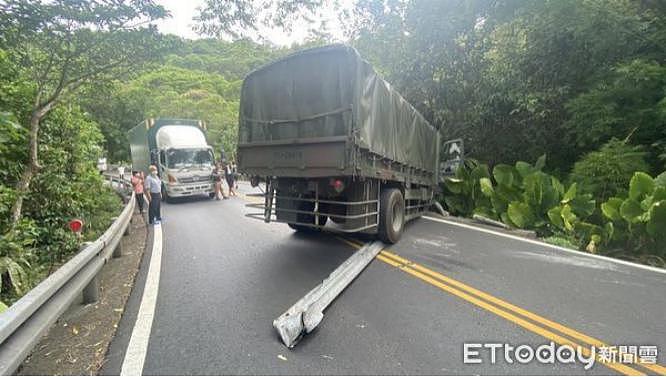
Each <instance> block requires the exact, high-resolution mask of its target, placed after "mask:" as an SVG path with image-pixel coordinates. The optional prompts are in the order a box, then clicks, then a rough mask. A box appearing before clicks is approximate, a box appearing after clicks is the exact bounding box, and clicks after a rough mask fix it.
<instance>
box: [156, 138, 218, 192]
mask: <svg viewBox="0 0 666 377" xmlns="http://www.w3.org/2000/svg"><path fill="white" fill-rule="evenodd" d="M156 139H157V150H158V152H159V155H158V156H157V157H158V158H157V166H158V171H159V174H160V177H162V182H163V189H162V196H163V197H164V198H165V199H167V198H175V197H182V196H191V195H198V194H207V195H210V194H211V192H212V193H214V192H215V187H214V184H213V183H212V181H211V175H212V174H213V168H214V164H215V159H214V155H213V148H212V147H211V146H210V145H208V144H207V143H206V139H205V137H204V135H203V133H202V132H201V131H200V130H199V129H197V128H194V127H189V126H183V125H170V126H163V127H161V128H160V129H159V130H158V131H157V133H156Z"/></svg>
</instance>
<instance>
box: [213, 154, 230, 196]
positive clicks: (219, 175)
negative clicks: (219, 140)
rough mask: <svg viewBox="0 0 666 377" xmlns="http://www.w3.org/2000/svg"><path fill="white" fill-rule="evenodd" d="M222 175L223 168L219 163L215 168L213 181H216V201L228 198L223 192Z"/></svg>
mask: <svg viewBox="0 0 666 377" xmlns="http://www.w3.org/2000/svg"><path fill="white" fill-rule="evenodd" d="M222 174H223V173H222V167H221V166H220V163H219V162H218V163H217V164H215V168H214V169H213V179H214V180H215V199H217V200H220V199H221V198H224V199H226V198H227V197H226V196H224V192H223V191H222Z"/></svg>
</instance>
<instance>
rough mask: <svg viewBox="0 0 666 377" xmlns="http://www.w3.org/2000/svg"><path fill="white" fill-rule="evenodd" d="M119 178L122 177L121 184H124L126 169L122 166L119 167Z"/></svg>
mask: <svg viewBox="0 0 666 377" xmlns="http://www.w3.org/2000/svg"><path fill="white" fill-rule="evenodd" d="M118 176H119V177H120V182H121V184H122V182H123V181H124V180H125V167H124V166H122V165H120V166H118Z"/></svg>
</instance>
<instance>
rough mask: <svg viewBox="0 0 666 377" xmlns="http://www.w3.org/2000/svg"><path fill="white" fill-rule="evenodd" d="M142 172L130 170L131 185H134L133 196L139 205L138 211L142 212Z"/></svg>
mask: <svg viewBox="0 0 666 377" xmlns="http://www.w3.org/2000/svg"><path fill="white" fill-rule="evenodd" d="M143 184H144V183H143V172H138V171H133V172H132V187H134V196H135V197H136V204H137V205H138V206H139V213H140V214H143Z"/></svg>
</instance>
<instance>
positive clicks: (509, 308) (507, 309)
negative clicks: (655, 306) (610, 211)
mask: <svg viewBox="0 0 666 377" xmlns="http://www.w3.org/2000/svg"><path fill="white" fill-rule="evenodd" d="M337 238H338V239H339V240H341V241H342V242H344V243H346V244H348V245H350V246H352V247H354V248H356V249H360V248H361V247H362V246H363V245H362V244H360V243H358V242H356V241H352V240H348V239H346V238H343V237H337ZM377 259H379V260H380V261H382V262H384V263H386V264H389V265H391V266H393V267H395V268H398V269H400V270H402V271H403V272H406V273H408V274H410V275H412V276H414V277H416V278H418V279H420V280H422V281H424V282H426V283H428V284H430V285H432V286H435V287H437V288H439V289H441V290H443V291H445V292H448V293H450V294H452V295H455V296H457V297H459V298H461V299H463V300H465V301H467V302H470V303H472V304H474V305H476V306H478V307H480V308H482V309H484V310H487V311H489V312H491V313H493V314H496V315H498V316H500V317H502V318H504V319H506V320H507V321H509V322H512V323H514V324H516V325H518V326H520V327H523V328H524V329H526V330H528V331H531V332H533V333H535V334H537V335H540V336H543V337H544V338H546V339H548V340H551V341H553V342H555V343H557V344H560V345H569V346H571V347H574V349H575V348H577V347H580V348H581V351H582V353H583V354H584V355H585V356H587V357H589V356H590V355H591V351H590V347H592V346H594V347H596V349H597V350H598V349H599V347H607V346H608V345H607V344H606V343H604V342H602V341H601V340H598V339H595V338H593V337H591V336H588V335H585V334H583V333H580V332H578V331H576V330H573V329H571V328H569V327H566V326H564V325H562V324H559V323H557V322H554V321H551V320H549V319H547V318H544V317H542V316H540V315H537V314H535V313H532V312H530V311H528V310H525V309H523V308H520V307H518V306H515V305H513V304H510V303H508V302H506V301H504V300H501V299H499V298H497V297H495V296H492V295H490V294H488V293H485V292H482V291H480V290H478V289H476V288H473V287H470V286H469V285H467V284H464V283H462V282H460V281H457V280H455V279H452V278H450V277H447V276H444V275H442V274H440V273H438V272H436V271H433V270H431V269H429V268H426V267H424V266H421V265H419V264H417V263H414V262H412V261H409V260H407V259H405V258H402V257H400V256H399V255H396V254H394V253H391V252H390V251H388V250H382V251H381V252H380V253H379V255H378V256H377ZM596 357H597V361H598V362H600V363H601V364H603V365H605V366H607V367H609V368H611V369H613V370H615V371H617V372H620V373H622V374H625V375H633V376H636V375H645V374H646V373H645V372H642V371H640V370H638V369H635V368H636V367H642V368H645V369H648V370H650V371H652V372H655V373H658V374H660V375H665V374H666V368H665V367H663V366H661V365H658V364H639V363H633V364H630V365H631V366H629V365H627V364H621V363H617V362H614V363H607V362H603V361H602V359H601V357H600V356H599V355H598V354H597V355H596Z"/></svg>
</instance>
